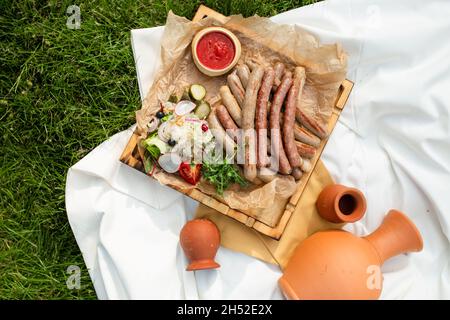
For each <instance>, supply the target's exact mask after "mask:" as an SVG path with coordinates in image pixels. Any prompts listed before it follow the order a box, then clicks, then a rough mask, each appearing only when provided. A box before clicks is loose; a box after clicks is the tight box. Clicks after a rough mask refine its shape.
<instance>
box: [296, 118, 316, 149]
mask: <svg viewBox="0 0 450 320" xmlns="http://www.w3.org/2000/svg"><path fill="white" fill-rule="evenodd" d="M294 136H295V140H297V141H300V142H303V143H306V144H309V145H310V146H313V147H318V146H319V144H320V139H319V138H318V137H317V136H315V135H313V134H312V133H311V132H309V131H308V130H307V129H306V128H304V127H301V126H300V125H299V124H298V123H297V122H296V123H295V125H294Z"/></svg>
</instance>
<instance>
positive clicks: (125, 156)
mask: <svg viewBox="0 0 450 320" xmlns="http://www.w3.org/2000/svg"><path fill="white" fill-rule="evenodd" d="M205 17H212V18H214V19H216V20H217V21H219V22H222V23H224V22H225V21H226V19H227V17H225V16H224V15H222V14H220V13H218V12H216V11H214V10H212V9H210V8H208V7H206V6H204V5H201V6H200V7H199V8H198V10H197V13H196V14H195V16H194V18H193V19H192V20H193V21H199V20H201V19H203V18H205ZM352 88H353V82H351V81H350V80H344V81H343V82H342V84H341V87H340V89H339V92H338V95H337V97H336V102H335V107H334V110H333V113H332V115H331V118H330V122H329V124H328V127H329V132H330V133H331V131H332V130H333V129H334V127H335V125H336V122H337V120H338V118H339V115H340V114H341V112H342V110H343V108H344V106H345V103H346V102H347V99H348V97H349V95H350V92H351V91H352ZM138 137H139V136H138V134H137V133H133V135H132V136H131V138H130V140H129V141H128V144H127V145H126V147H125V149H124V151H123V153H122V155H121V156H120V161H122V162H123V163H125V164H127V165H129V166H131V167H133V168H135V169H137V170H140V171H143V164H142V161H141V159H140V156H139V152H138V150H137V149H138V148H137V141H138ZM327 141H328V139H324V140H322V142H321V144H320V146H319V147H318V148H317V152H316V155H315V157H314V158H313V159H311V165H312V169H311V171H310V172H309V173H308V174H306V175H304V176H303V177H302V179H301V180H300V181H299V183H298V185H297V191H296V192H295V194H294V195H292V197H291V198H290V199H289V202H288V203H287V205H286V208H285V211H284V213H283V214H282V216H281V218H280V221H279V223H278V225H277V226H276V227H270V226H268V225H267V224H265V223H263V222H261V221H258V220H256V219H255V218H253V217H250V216H248V215H246V214H245V213H242V212H240V211H237V210H234V209H231V208H230V207H228V206H227V205H226V204H224V203H222V202H219V201H218V200H216V199H214V198H212V197H210V196H209V195H206V194H204V193H202V192H200V191H199V190H197V189H191V190H189V191H186V190H178V191H180V192H183V193H184V194H186V195H187V196H189V197H191V198H192V199H194V200H197V201H199V202H201V203H203V204H204V205H207V206H209V207H211V208H213V209H215V210H217V211H219V212H221V213H223V214H225V215H227V216H229V217H231V218H233V219H236V220H238V221H239V222H242V223H244V224H245V225H246V226H248V227H250V228H253V229H255V230H257V231H259V232H261V233H263V234H265V235H267V236H269V237H272V238H275V239H279V238H280V237H281V235H282V234H283V231H284V229H285V227H286V225H287V223H288V222H289V219H290V217H291V215H292V212H293V211H294V210H295V207H296V206H297V205H298V203H299V199H300V196H301V195H302V193H303V190H304V189H305V187H306V185H307V184H308V181H309V178H310V176H311V173H312V172H313V170H314V168H315V166H316V163H317V161H318V160H319V158H320V155H321V154H322V151H323V149H324V147H325V145H326V143H327Z"/></svg>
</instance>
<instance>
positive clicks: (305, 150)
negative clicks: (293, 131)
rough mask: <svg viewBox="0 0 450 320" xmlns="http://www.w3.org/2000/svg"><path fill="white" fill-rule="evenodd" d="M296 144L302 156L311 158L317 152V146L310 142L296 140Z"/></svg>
mask: <svg viewBox="0 0 450 320" xmlns="http://www.w3.org/2000/svg"><path fill="white" fill-rule="evenodd" d="M295 146H296V148H297V151H298V153H299V155H300V156H301V157H302V158H308V159H311V158H312V157H314V155H315V154H316V148H314V147H313V146H310V145H309V144H306V143H303V142H299V141H295Z"/></svg>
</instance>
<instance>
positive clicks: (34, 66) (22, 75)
mask: <svg viewBox="0 0 450 320" xmlns="http://www.w3.org/2000/svg"><path fill="white" fill-rule="evenodd" d="M311 2H314V1H293V0H292V1H290V0H282V1H268V0H252V1H244V0H231V1H219V0H217V1H164V0H155V1H151V0H148V1H139V0H136V1H134V0H123V1H116V0H108V1H106V0H105V1H102V0H100V1H83V2H81V1H75V0H70V1H38V0H34V1H33V0H22V1H6V0H0V43H1V46H0V137H1V144H0V157H1V161H0V299H95V298H96V296H95V291H94V289H93V286H92V284H91V281H90V278H89V275H88V273H87V270H86V267H85V266H84V263H83V259H82V257H81V254H80V251H79V249H78V247H77V245H76V242H75V239H74V237H73V234H72V231H71V229H70V226H69V224H68V221H67V215H66V212H65V205H64V187H65V178H66V172H67V169H68V168H69V167H70V166H72V165H73V164H74V163H76V162H77V161H78V160H80V159H81V158H82V157H83V156H85V155H86V154H87V153H88V152H89V151H90V150H92V149H93V148H94V147H95V146H96V145H98V144H99V143H101V142H102V141H104V140H106V139H107V138H108V137H110V136H111V135H113V134H115V133H117V132H119V131H121V130H124V129H126V128H127V127H129V126H130V125H132V124H133V123H134V111H135V110H137V109H139V108H140V103H139V100H140V99H139V91H138V84H137V81H136V73H135V68H134V63H133V56H132V51H131V46H130V32H129V31H130V30H131V29H133V28H145V27H152V26H157V25H162V24H164V22H165V19H166V16H167V13H168V11H169V10H173V11H174V12H175V13H176V14H179V15H184V16H186V17H188V18H192V16H193V15H194V13H195V10H196V8H197V7H198V6H199V4H200V3H204V4H206V5H208V6H209V7H211V8H214V9H216V10H218V11H220V12H222V13H224V14H226V15H228V14H234V13H242V14H244V15H245V16H249V15H253V14H255V13H256V14H258V15H261V16H271V15H275V14H277V13H279V12H282V11H286V10H289V9H292V8H295V7H300V6H302V5H303V4H308V3H311ZM72 4H76V5H78V6H80V8H81V29H79V30H69V29H68V28H67V27H66V20H67V17H68V15H67V14H66V9H67V7H68V6H69V5H72ZM69 265H78V266H80V267H81V268H82V278H81V289H79V290H69V289H68V288H67V287H66V279H67V276H68V275H67V274H66V269H67V267H68V266H69Z"/></svg>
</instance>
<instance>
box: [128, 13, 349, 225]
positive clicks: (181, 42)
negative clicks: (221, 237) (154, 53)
mask: <svg viewBox="0 0 450 320" xmlns="http://www.w3.org/2000/svg"><path fill="white" fill-rule="evenodd" d="M211 25H217V26H225V27H226V28H228V29H230V30H232V31H233V32H234V33H235V34H236V35H237V36H238V38H239V40H240V41H241V45H242V55H241V58H240V61H239V63H242V62H247V61H253V62H257V63H260V64H262V65H269V64H273V63H275V62H277V61H282V62H283V63H284V64H285V65H286V67H287V68H289V69H293V68H294V67H295V66H296V65H301V66H304V67H305V69H306V76H307V81H306V85H305V89H304V94H303V96H302V102H301V103H302V107H303V109H304V110H305V112H306V113H307V114H309V115H310V116H311V117H313V118H315V119H317V120H318V121H320V122H322V123H327V122H328V119H329V117H330V115H331V113H332V108H333V103H334V99H335V98H336V95H337V92H338V89H339V86H340V84H341V82H342V81H343V80H344V79H345V74H346V55H345V54H344V53H343V51H342V50H341V47H340V46H339V45H338V44H335V45H325V46H321V45H320V44H319V42H318V40H317V39H316V38H315V37H314V36H313V35H311V34H309V33H307V32H306V31H304V30H302V29H300V28H298V27H296V26H288V25H277V24H275V23H273V22H271V21H270V20H269V19H267V18H262V17H258V16H254V17H250V18H243V17H242V16H241V15H237V16H231V17H230V18H229V19H228V21H227V22H226V23H225V24H222V23H220V22H218V21H216V20H214V19H212V18H205V19H203V20H201V21H199V22H192V21H189V20H187V19H186V18H184V17H180V16H177V15H175V14H173V13H172V12H169V15H168V17H167V22H166V27H165V31H164V35H163V38H162V43H161V68H160V70H159V72H158V74H157V75H156V77H155V82H154V83H153V85H152V87H151V88H150V90H149V92H148V94H147V96H146V98H145V99H144V102H143V106H142V109H141V110H139V111H138V112H137V113H136V121H137V125H138V130H139V133H140V134H141V136H142V138H145V136H146V129H145V128H146V125H147V123H148V121H149V120H150V117H151V116H152V115H153V114H155V113H156V112H157V111H158V110H159V101H166V100H167V99H168V98H169V96H170V95H171V94H172V93H176V94H178V95H181V93H182V91H183V90H184V88H185V87H186V86H187V85H189V84H192V83H200V84H202V85H203V86H205V88H206V90H207V96H206V100H207V101H208V102H210V104H211V105H213V104H214V103H215V102H217V101H218V100H219V99H220V98H219V94H218V93H219V87H220V86H221V85H223V84H225V83H226V75H224V76H221V77H208V76H205V75H204V74H202V73H201V72H200V71H198V69H197V67H196V66H195V65H194V63H193V60H192V55H191V47H190V44H191V41H192V38H193V37H194V35H195V34H196V33H197V32H198V31H199V30H201V29H202V28H204V27H207V26H211ZM280 52H282V54H280ZM154 177H155V178H156V179H157V180H158V181H159V182H160V183H162V184H166V185H169V186H172V187H174V188H176V189H179V190H180V189H181V190H184V189H187V188H193V186H191V185H189V184H187V183H186V182H184V181H183V180H182V179H181V178H179V177H178V176H176V175H171V174H167V173H165V172H162V171H159V172H156V173H155V174H154ZM195 188H198V189H199V190H200V191H202V192H204V193H206V194H209V195H211V196H213V197H215V198H216V199H218V200H220V201H221V202H223V203H226V204H227V205H229V206H230V207H231V208H233V209H237V210H240V211H242V212H244V213H246V214H248V215H250V216H252V217H254V218H255V219H257V220H259V221H262V222H264V223H266V224H268V225H269V226H272V227H273V226H276V224H277V223H278V221H279V219H280V217H281V215H282V213H283V211H284V207H285V205H286V203H287V201H288V199H289V197H290V196H291V195H292V194H293V193H294V192H295V190H296V183H295V181H294V179H293V178H292V177H290V176H289V177H285V178H282V179H281V178H276V179H274V180H273V181H272V182H270V183H267V184H265V185H259V186H254V185H250V186H249V187H247V188H240V187H238V186H233V187H232V188H230V189H229V190H228V191H226V192H224V195H223V196H222V197H220V196H218V195H217V194H216V192H215V190H214V188H213V187H212V186H211V185H209V184H208V183H206V182H204V181H202V182H200V183H199V184H197V186H195Z"/></svg>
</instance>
